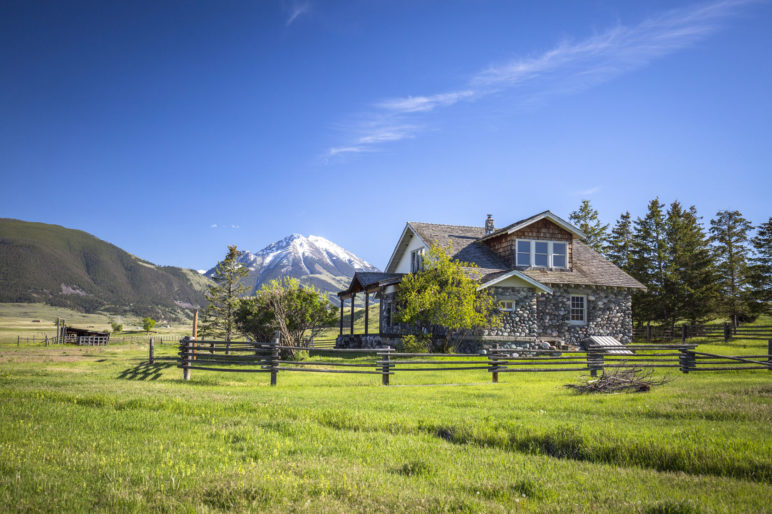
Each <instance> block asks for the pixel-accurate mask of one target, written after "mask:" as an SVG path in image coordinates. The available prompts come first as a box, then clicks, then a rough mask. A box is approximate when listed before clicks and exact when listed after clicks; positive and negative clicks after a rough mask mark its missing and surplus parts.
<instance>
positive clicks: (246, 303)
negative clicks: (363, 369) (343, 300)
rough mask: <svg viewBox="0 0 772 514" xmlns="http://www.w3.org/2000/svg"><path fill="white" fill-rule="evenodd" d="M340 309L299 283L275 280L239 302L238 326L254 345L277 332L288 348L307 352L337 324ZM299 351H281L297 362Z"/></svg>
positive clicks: (315, 290) (320, 293)
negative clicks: (312, 340)
mask: <svg viewBox="0 0 772 514" xmlns="http://www.w3.org/2000/svg"><path fill="white" fill-rule="evenodd" d="M337 312H338V308H337V307H335V306H334V305H332V304H331V303H330V301H329V300H328V299H327V297H326V296H324V294H322V292H321V291H319V290H318V289H316V288H314V287H306V286H302V285H300V282H299V281H298V280H297V279H294V278H290V277H285V278H284V279H283V280H272V281H271V282H269V283H268V284H264V285H263V287H262V288H261V289H260V290H259V291H258V292H257V294H256V295H255V296H254V297H252V298H245V299H242V300H241V301H240V302H239V306H238V309H237V310H236V317H235V319H236V324H237V326H238V328H239V330H241V331H242V332H244V333H245V334H247V335H249V336H250V337H251V338H252V339H254V340H255V341H266V340H268V338H269V337H270V335H271V334H273V332H274V331H276V330H278V331H279V332H281V337H282V341H283V343H284V344H285V345H286V346H292V347H296V348H307V347H308V345H309V339H307V338H306V335H307V334H309V333H310V336H311V337H313V336H315V335H316V334H317V333H318V331H319V330H320V329H321V328H323V327H325V326H328V325H331V324H332V323H334V322H335V319H336V315H337ZM298 353H299V350H296V349H294V350H293V349H284V350H282V356H283V358H290V359H294V358H296V357H297V356H298Z"/></svg>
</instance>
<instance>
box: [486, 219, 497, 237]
mask: <svg viewBox="0 0 772 514" xmlns="http://www.w3.org/2000/svg"><path fill="white" fill-rule="evenodd" d="M494 230H496V228H495V227H494V226H493V214H488V219H486V220H485V235H486V236H487V235H488V234H492V233H493V231H494Z"/></svg>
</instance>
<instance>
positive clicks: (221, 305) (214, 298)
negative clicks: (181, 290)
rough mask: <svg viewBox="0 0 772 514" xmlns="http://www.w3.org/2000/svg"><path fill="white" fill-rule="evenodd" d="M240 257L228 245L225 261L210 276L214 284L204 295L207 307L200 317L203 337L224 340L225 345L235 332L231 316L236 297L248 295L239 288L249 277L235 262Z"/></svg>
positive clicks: (234, 246)
mask: <svg viewBox="0 0 772 514" xmlns="http://www.w3.org/2000/svg"><path fill="white" fill-rule="evenodd" d="M239 253H240V252H239V251H238V249H237V248H236V245H230V246H228V253H227V254H226V255H225V259H223V260H222V261H220V262H218V263H217V267H216V268H215V270H214V275H213V276H212V280H214V282H215V283H214V284H213V285H211V286H210V287H209V290H208V291H207V292H206V294H205V296H206V299H207V300H208V301H209V305H207V307H206V309H204V312H203V315H202V323H201V325H202V326H201V333H202V334H205V335H207V336H211V337H223V336H224V337H225V340H226V341H230V340H231V337H232V335H233V331H234V329H235V328H236V324H235V318H234V316H235V312H236V309H237V308H238V302H239V297H240V296H243V295H244V293H246V292H247V288H246V287H245V286H244V285H243V284H241V279H242V278H244V277H245V276H247V274H248V273H249V271H248V270H247V268H246V267H245V266H244V265H243V264H242V263H240V262H238V260H237V259H238V257H239Z"/></svg>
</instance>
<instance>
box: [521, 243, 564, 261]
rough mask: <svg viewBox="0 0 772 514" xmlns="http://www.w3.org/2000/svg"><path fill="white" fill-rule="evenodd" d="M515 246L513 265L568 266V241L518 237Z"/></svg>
mask: <svg viewBox="0 0 772 514" xmlns="http://www.w3.org/2000/svg"><path fill="white" fill-rule="evenodd" d="M516 248H517V252H516V255H515V266H535V267H539V268H568V243H564V242H558V241H533V240H530V239H518V240H517V246H516Z"/></svg>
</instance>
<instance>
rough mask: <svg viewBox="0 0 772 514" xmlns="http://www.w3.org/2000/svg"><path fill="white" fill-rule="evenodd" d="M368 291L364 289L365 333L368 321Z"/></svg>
mask: <svg viewBox="0 0 772 514" xmlns="http://www.w3.org/2000/svg"><path fill="white" fill-rule="evenodd" d="M369 316H370V293H368V292H367V291H365V335H367V325H368V323H367V322H368V321H370V318H369Z"/></svg>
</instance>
